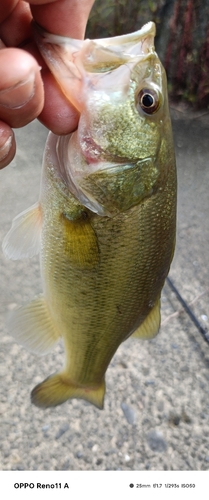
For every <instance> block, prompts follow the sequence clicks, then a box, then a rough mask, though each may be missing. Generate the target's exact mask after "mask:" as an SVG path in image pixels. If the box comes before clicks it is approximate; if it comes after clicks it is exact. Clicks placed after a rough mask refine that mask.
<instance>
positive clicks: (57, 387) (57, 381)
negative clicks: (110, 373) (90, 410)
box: [31, 372, 105, 410]
mask: <svg viewBox="0 0 209 500" xmlns="http://www.w3.org/2000/svg"><path fill="white" fill-rule="evenodd" d="M104 395H105V381H104V380H103V381H102V383H101V384H100V385H99V386H98V385H97V386H94V387H84V386H82V387H81V386H78V385H76V384H73V383H72V382H70V380H69V379H68V378H67V377H66V375H65V373H64V372H60V373H57V374H55V375H52V376H51V377H49V378H47V379H45V380H44V381H43V382H41V383H40V384H38V385H37V386H36V387H35V388H34V389H33V390H32V392H31V401H32V403H33V404H34V405H35V406H38V407H40V408H49V407H52V406H57V405H60V404H62V403H64V402H65V401H67V400H68V399H72V398H77V399H85V400H86V401H88V402H89V403H91V404H93V405H94V406H96V408H99V409H100V410H102V409H103V403H104Z"/></svg>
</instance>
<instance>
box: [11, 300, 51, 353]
mask: <svg viewBox="0 0 209 500" xmlns="http://www.w3.org/2000/svg"><path fill="white" fill-rule="evenodd" d="M8 331H9V333H10V334H11V335H12V336H13V337H14V338H15V340H16V341H17V342H18V344H21V345H23V346H24V347H25V348H26V349H28V350H29V351H31V352H33V353H35V354H39V355H44V354H46V353H47V352H49V351H50V350H51V348H52V347H53V345H54V344H55V342H57V340H58V338H59V332H57V330H56V328H55V326H54V324H53V320H52V319H51V316H50V312H49V309H48V306H47V304H46V302H45V299H44V297H43V296H42V295H40V296H39V297H37V298H35V299H33V300H32V301H31V302H30V303H29V304H26V305H25V306H22V307H20V308H18V309H16V310H14V311H12V312H11V313H10V315H9V318H8Z"/></svg>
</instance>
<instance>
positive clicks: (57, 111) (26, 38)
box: [0, 0, 94, 168]
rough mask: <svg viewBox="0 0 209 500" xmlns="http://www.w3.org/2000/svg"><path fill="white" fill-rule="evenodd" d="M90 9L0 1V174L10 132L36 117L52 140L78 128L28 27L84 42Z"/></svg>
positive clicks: (77, 3) (76, 3) (60, 2)
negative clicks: (50, 133)
mask: <svg viewBox="0 0 209 500" xmlns="http://www.w3.org/2000/svg"><path fill="white" fill-rule="evenodd" d="M93 3H94V0H26V1H24V0H1V4H0V39H1V40H0V68H1V73H0V168H3V167H5V166H6V165H8V164H9V163H10V162H11V160H12V158H13V157H14V154H15V149H16V146H15V136H14V132H13V130H12V129H13V128H17V127H23V126H24V125H26V124H27V123H29V122H30V121H32V120H34V119H35V118H36V117H38V118H39V119H40V121H41V122H42V123H43V124H44V125H45V126H46V127H48V128H49V129H50V130H52V131H53V132H54V133H56V134H67V133H69V132H71V131H72V130H74V129H75V127H76V126H77V121H78V113H77V111H76V110H75V108H74V107H73V106H72V105H71V104H70V103H69V101H67V100H66V98H65V96H64V95H63V94H62V93H61V90H60V88H59V86H58V85H57V83H56V81H55V80H54V77H53V76H52V74H51V73H50V72H49V70H48V68H47V67H46V65H45V63H44V61H43V59H42V58H41V56H40V54H39V52H38V49H37V48H36V46H35V43H34V42H33V36H32V30H31V21H32V19H34V20H35V21H36V22H37V23H38V24H40V25H41V26H42V27H43V28H44V29H46V31H49V32H51V33H54V34H59V35H62V36H69V37H71V38H83V37H84V33H85V28H86V23H87V20H88V16H89V13H90V10H91V7H92V5H93ZM29 4H31V5H29ZM41 68H42V72H40V69H41Z"/></svg>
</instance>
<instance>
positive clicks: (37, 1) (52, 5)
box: [27, 0, 94, 39]
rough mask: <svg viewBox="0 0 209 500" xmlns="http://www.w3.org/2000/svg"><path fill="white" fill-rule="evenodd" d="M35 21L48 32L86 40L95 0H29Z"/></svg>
mask: <svg viewBox="0 0 209 500" xmlns="http://www.w3.org/2000/svg"><path fill="white" fill-rule="evenodd" d="M27 1H28V3H30V5H31V12H32V14H33V17H34V19H35V21H36V22H37V23H38V24H40V25H41V26H42V27H43V28H44V29H45V30H46V31H49V32H50V33H54V34H55V35H62V36H69V37H71V38H81V39H82V38H84V34H85V29H86V24H87V20H88V17H89V13H90V11H91V8H92V6H93V4H94V0H51V1H50V0H27Z"/></svg>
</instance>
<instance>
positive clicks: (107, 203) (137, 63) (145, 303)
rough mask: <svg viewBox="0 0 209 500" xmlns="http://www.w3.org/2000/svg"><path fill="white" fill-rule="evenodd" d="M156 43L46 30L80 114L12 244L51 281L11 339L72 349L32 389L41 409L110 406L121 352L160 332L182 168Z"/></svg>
mask: <svg viewBox="0 0 209 500" xmlns="http://www.w3.org/2000/svg"><path fill="white" fill-rule="evenodd" d="M153 36H154V25H153V23H149V24H148V25H146V26H145V27H143V28H142V30H140V31H139V32H137V33H135V34H132V35H124V37H116V38H113V39H106V40H101V41H86V42H81V41H77V40H76V41H74V40H68V39H63V38H62V37H57V36H54V35H49V34H46V33H44V32H42V31H41V32H40V29H39V30H38V35H37V39H38V44H39V46H40V50H41V52H42V54H43V55H44V57H45V59H46V62H47V63H48V64H49V66H50V69H51V70H52V71H53V72H54V75H55V77H56V78H57V80H58V83H59V84H60V86H61V88H62V90H63V92H64V93H65V94H66V95H67V97H68V98H69V99H70V100H71V102H73V104H74V105H76V107H77V109H78V110H79V111H80V120H79V124H78V129H77V130H76V131H75V132H74V133H73V134H71V135H69V136H64V137H59V136H56V135H54V134H52V133H50V134H49V137H48V140H47V144H46V148H45V155H44V161H43V173H42V182H41V192H40V200H39V203H38V204H37V205H36V206H35V207H32V209H31V210H28V211H26V212H24V213H23V214H21V215H20V216H19V217H18V218H16V219H15V221H14V223H13V227H12V229H11V230H10V232H9V233H8V235H7V236H6V238H5V241H4V243H3V248H4V252H5V254H6V255H8V256H9V257H11V258H19V257H20V256H21V255H22V256H30V255H32V254H34V253H37V251H38V248H40V259H41V274H42V281H43V295H42V296H40V297H38V298H36V299H34V301H32V303H31V304H29V305H26V306H23V307H21V308H20V309H18V310H17V311H15V313H14V314H13V317H12V318H11V320H10V331H11V333H12V334H13V335H15V336H16V338H17V339H18V341H20V342H22V343H23V345H25V346H26V347H27V348H29V349H31V350H33V351H35V352H37V353H40V354H42V353H45V352H47V351H48V350H49V349H50V348H51V347H52V346H53V344H54V343H55V342H56V341H57V340H58V338H59V337H60V336H61V337H62V338H63V342H64V348H65V365H64V367H63V370H62V371H61V372H59V373H58V374H55V375H52V376H51V377H49V378H48V379H46V380H45V381H44V382H42V383H41V384H39V385H38V386H36V387H35V389H34V390H33V391H32V402H33V403H34V404H36V405H37V406H40V407H49V406H55V405H57V404H60V403H63V402H64V401H66V400H67V399H70V398H72V397H77V398H83V399H86V400H87V401H89V402H91V403H92V404H94V405H95V406H97V407H98V408H102V407H103V401H104V394H105V380H104V377H105V372H106V370H107V368H108V365H109V363H110V361H111V359H112V357H113V355H114V354H115V352H116V350H117V349H118V347H119V345H120V344H121V343H122V342H123V341H124V340H126V339H127V338H128V337H129V336H131V335H134V336H136V337H138V338H152V337H153V336H155V335H156V334H157V332H158V330H159V326H160V295H161V290H162V287H163V284H164V281H165V278H166V276H167V274H168V272H169V268H170V264H171V261H172V257H173V253H174V246H175V232H176V170H175V156H174V148H173V140H172V130H171V122H170V117H169V110H168V100H167V88H166V77H165V73H164V70H163V68H162V66H161V64H160V61H159V59H158V57H157V54H156V53H155V51H154V48H153ZM63 47H64V48H63ZM75 54H76V55H75ZM90 56H91V57H90ZM53 58H54V59H53ZM76 58H77V59H76ZM75 59H76V61H77V63H73V61H75ZM69 60H70V62H69ZM73 64H74V66H72V65H73ZM76 64H77V65H76ZM63 75H64V76H63ZM67 78H68V81H67ZM63 82H64V83H63ZM69 82H70V83H71V85H70V84H69ZM79 92H80V93H79ZM151 108H152V109H151ZM34 227H35V235H36V236H34V234H33V228H34ZM26 232H27V235H29V234H30V232H31V236H32V234H33V240H32V241H33V244H32V245H30V248H29V246H28V248H27V245H26V246H25V247H24V248H23V236H24V234H25V233H26ZM27 237H28V236H27ZM39 241H40V243H39V245H40V246H39V247H38V242H39Z"/></svg>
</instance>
